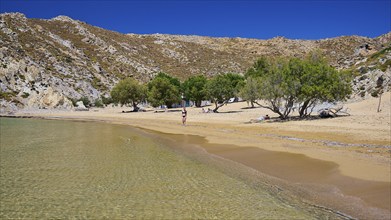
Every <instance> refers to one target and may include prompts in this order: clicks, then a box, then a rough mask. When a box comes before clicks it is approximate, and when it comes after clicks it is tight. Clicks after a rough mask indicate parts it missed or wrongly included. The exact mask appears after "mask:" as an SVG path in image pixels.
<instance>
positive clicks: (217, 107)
mask: <svg viewBox="0 0 391 220" xmlns="http://www.w3.org/2000/svg"><path fill="white" fill-rule="evenodd" d="M225 103H227V101H224V102H223V103H222V104H220V105H218V103H217V101H216V102H215V105H216V107H215V109H213V112H214V113H219V112H218V111H217V110H218V109H219V108H220V107H221V106H223V105H224V104H225Z"/></svg>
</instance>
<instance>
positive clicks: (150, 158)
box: [0, 118, 319, 219]
mask: <svg viewBox="0 0 391 220" xmlns="http://www.w3.org/2000/svg"><path fill="white" fill-rule="evenodd" d="M0 135H1V139H0V219H9V218H28V219H48V218H50V219H53V218H66V219H69V218H88V219H102V218H107V219H140V218H144V219H316V218H319V215H317V213H316V212H311V211H308V210H306V209H305V208H304V209H303V208H302V206H297V205H295V204H290V203H289V202H287V201H284V200H282V199H281V198H279V197H276V196H274V195H273V194H272V193H270V192H269V191H267V190H262V188H259V187H254V186H253V185H251V184H248V183H246V182H245V181H243V180H241V179H240V178H235V177H234V176H233V175H229V174H227V173H226V172H224V171H222V170H220V169H218V168H216V167H213V166H212V165H210V164H205V163H202V162H200V161H198V160H196V159H194V158H190V157H188V156H186V155H184V154H180V153H178V152H177V151H175V150H170V147H167V146H163V144H162V142H160V141H158V139H154V138H151V136H150V135H145V134H144V133H143V132H141V131H139V130H137V129H135V128H131V127H129V126H123V125H112V124H106V123H93V122H72V121H59V120H38V119H9V118H0ZM172 144H175V143H172ZM165 145H167V143H165Z"/></svg>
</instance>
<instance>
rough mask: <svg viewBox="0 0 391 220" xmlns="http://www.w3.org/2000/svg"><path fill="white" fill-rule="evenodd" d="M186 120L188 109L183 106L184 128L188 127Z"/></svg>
mask: <svg viewBox="0 0 391 220" xmlns="http://www.w3.org/2000/svg"><path fill="white" fill-rule="evenodd" d="M186 118H187V111H186V107H184V106H183V109H182V125H183V126H186Z"/></svg>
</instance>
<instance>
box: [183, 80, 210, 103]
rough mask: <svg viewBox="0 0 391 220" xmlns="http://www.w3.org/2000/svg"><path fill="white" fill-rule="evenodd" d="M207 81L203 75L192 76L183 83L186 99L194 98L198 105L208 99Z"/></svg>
mask: <svg viewBox="0 0 391 220" xmlns="http://www.w3.org/2000/svg"><path fill="white" fill-rule="evenodd" d="M206 83H207V79H206V77H205V76H203V75H197V76H191V77H189V78H188V79H187V80H186V81H185V82H184V83H183V86H182V87H183V91H184V95H185V97H186V99H188V100H193V101H194V102H195V106H196V107H200V106H201V102H202V100H205V99H206V95H207V94H206V90H205V87H206Z"/></svg>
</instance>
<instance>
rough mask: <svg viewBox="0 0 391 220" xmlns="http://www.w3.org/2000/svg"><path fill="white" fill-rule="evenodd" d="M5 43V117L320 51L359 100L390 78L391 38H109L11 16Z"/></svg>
mask: <svg viewBox="0 0 391 220" xmlns="http://www.w3.org/2000/svg"><path fill="white" fill-rule="evenodd" d="M0 37H1V38H0V89H1V93H2V94H7V95H2V96H4V97H6V98H4V97H3V98H1V100H2V101H1V106H2V107H3V108H2V109H3V110H5V111H13V110H15V109H17V108H22V107H32V108H38V107H39V108H41V107H45V108H54V107H55V108H60V107H63V108H69V107H70V106H71V105H72V103H71V101H70V100H78V99H80V98H82V97H87V98H88V99H89V100H90V102H91V103H93V102H94V101H95V100H98V99H101V97H102V96H103V97H105V98H109V94H110V91H111V89H112V88H113V86H114V85H115V84H117V83H118V82H119V81H120V80H122V79H125V78H128V77H133V78H134V79H135V80H137V81H139V82H142V83H148V82H149V81H151V80H152V79H153V78H154V77H155V76H156V75H157V74H158V73H159V72H165V73H168V74H170V75H172V76H173V77H176V78H178V79H179V80H182V81H185V80H186V79H188V78H189V77H190V76H194V75H199V74H201V75H203V76H205V77H206V78H212V77H214V76H215V75H217V74H220V73H228V72H234V73H240V74H244V73H245V72H246V70H247V69H248V68H249V67H251V65H252V64H253V63H254V61H256V60H257V59H259V58H260V57H261V56H266V57H279V56H285V57H297V58H304V57H305V56H306V55H307V54H308V53H309V52H310V51H313V50H320V51H321V52H322V53H323V54H324V55H325V56H326V57H327V59H328V60H329V62H330V64H331V65H333V66H334V67H336V68H337V69H351V70H352V71H354V72H356V74H357V78H356V79H355V81H354V86H353V89H354V93H353V94H354V95H355V96H358V97H361V96H362V97H367V96H369V95H370V94H371V93H373V89H372V88H374V86H373V85H374V84H373V82H375V81H376V80H377V78H376V77H378V76H379V75H381V73H380V72H382V73H383V75H385V76H386V77H387V76H388V75H390V70H387V68H388V67H389V66H390V60H391V51H390V50H389V48H390V46H391V45H390V43H391V33H387V34H385V35H382V36H379V37H378V38H366V37H359V36H344V37H338V38H331V39H323V40H315V41H311V40H290V39H286V38H283V37H276V38H273V39H269V40H257V39H243V38H212V37H201V36H180V35H163V34H152V35H137V34H121V33H118V32H113V31H108V30H104V29H102V28H99V27H94V26H91V25H89V24H87V23H85V22H82V21H76V20H73V19H71V18H69V17H66V16H58V17H56V18H53V19H49V20H44V19H28V18H26V17H25V16H24V15H23V14H20V13H5V14H1V15H0ZM379 71H380V72H379ZM364 76H365V77H366V78H365V79H362V78H361V77H364ZM375 78H376V79H375ZM359 79H362V80H359ZM361 88H363V89H361ZM26 94H29V95H28V96H27V95H26ZM49 99H50V100H51V101H50V102H49V101H47V102H46V101H44V100H49ZM102 101H103V100H102ZM7 109H8V110H7Z"/></svg>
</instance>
